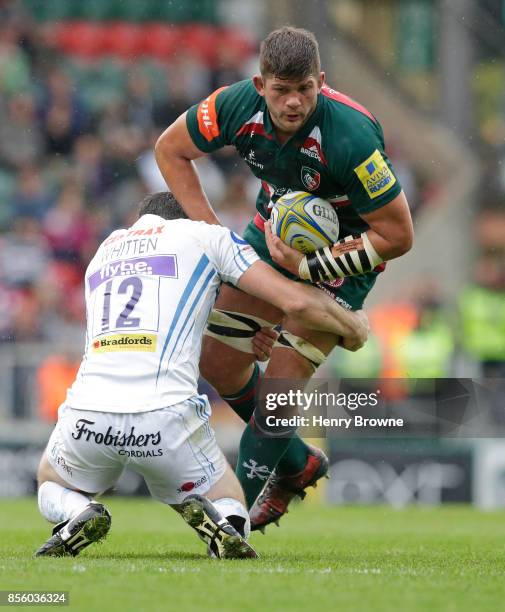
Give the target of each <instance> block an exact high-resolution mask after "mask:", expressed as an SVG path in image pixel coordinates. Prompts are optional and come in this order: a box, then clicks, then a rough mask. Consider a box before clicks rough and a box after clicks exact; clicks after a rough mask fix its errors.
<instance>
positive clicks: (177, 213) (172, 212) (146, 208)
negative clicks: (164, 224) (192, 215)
mask: <svg viewBox="0 0 505 612" xmlns="http://www.w3.org/2000/svg"><path fill="white" fill-rule="evenodd" d="M142 215H158V217H163V219H167V221H173V220H174V219H187V218H188V215H187V214H186V213H185V212H184V210H183V209H182V206H181V205H180V204H179V202H178V201H177V200H176V199H175V197H174V195H173V194H172V193H170V192H169V191H159V192H158V193H151V194H149V195H147V196H146V197H145V198H144V199H143V200H142V202H141V203H140V208H139V217H141V216H142Z"/></svg>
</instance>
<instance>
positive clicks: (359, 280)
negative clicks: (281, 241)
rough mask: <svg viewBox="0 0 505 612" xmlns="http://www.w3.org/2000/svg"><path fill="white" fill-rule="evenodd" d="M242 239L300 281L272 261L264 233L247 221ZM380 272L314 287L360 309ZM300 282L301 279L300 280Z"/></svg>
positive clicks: (277, 268)
mask: <svg viewBox="0 0 505 612" xmlns="http://www.w3.org/2000/svg"><path fill="white" fill-rule="evenodd" d="M243 236H244V240H247V242H248V243H249V244H250V245H251V246H252V247H254V250H255V251H256V253H258V255H259V256H260V257H261V259H262V260H263V261H265V262H266V263H268V264H270V265H271V266H272V267H273V268H275V269H276V270H278V271H279V272H281V274H283V275H284V276H286V277H287V278H290V279H291V280H296V281H300V279H299V278H298V277H296V276H293V275H292V274H291V273H290V272H287V271H286V270H284V268H281V267H280V266H278V265H277V264H275V263H274V262H273V261H272V258H271V257H270V253H269V251H268V248H267V245H266V242H265V234H264V233H263V232H262V231H261V230H260V229H259V228H258V227H256V225H255V224H254V222H253V221H250V222H249V225H248V226H247V228H246V230H245V232H244V234H243ZM379 274H380V272H376V271H372V272H367V273H366V274H358V275H356V276H347V277H346V278H338V279H337V280H335V281H333V282H331V283H317V285H316V287H318V288H319V289H321V290H322V291H324V292H325V293H327V294H328V295H329V296H330V297H332V298H333V299H334V300H335V301H336V302H338V303H339V304H340V305H341V306H343V307H344V308H347V309H349V310H361V309H362V308H363V303H364V301H365V298H366V296H367V295H368V293H369V292H370V290H371V289H372V287H373V286H374V285H375V281H376V279H377V276H378V275H379ZM300 282H302V281H300Z"/></svg>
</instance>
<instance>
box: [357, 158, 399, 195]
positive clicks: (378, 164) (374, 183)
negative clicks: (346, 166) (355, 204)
mask: <svg viewBox="0 0 505 612" xmlns="http://www.w3.org/2000/svg"><path fill="white" fill-rule="evenodd" d="M354 172H355V173H356V174H357V175H358V178H359V180H360V181H361V184H362V185H363V187H364V188H365V189H366V192H367V193H368V195H369V196H370V198H372V200H373V199H374V198H377V197H379V196H380V195H382V194H383V193H385V192H386V191H388V189H391V187H392V186H393V185H394V184H395V183H396V178H395V176H394V174H393V173H392V172H391V170H390V169H389V166H388V165H387V163H386V160H385V159H384V158H383V157H382V155H381V153H380V151H379V150H378V149H375V151H374V152H373V153H372V155H370V157H369V158H368V159H365V161H364V162H363V163H362V164H360V165H359V166H358V167H357V168H354Z"/></svg>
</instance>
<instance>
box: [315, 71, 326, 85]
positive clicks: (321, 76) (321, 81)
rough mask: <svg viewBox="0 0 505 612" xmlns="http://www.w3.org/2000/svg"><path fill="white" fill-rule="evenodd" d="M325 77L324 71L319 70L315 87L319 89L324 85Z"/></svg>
mask: <svg viewBox="0 0 505 612" xmlns="http://www.w3.org/2000/svg"><path fill="white" fill-rule="evenodd" d="M325 79H326V74H325V73H324V72H320V73H319V78H318V79H317V88H318V89H321V87H322V86H323V85H324V81H325Z"/></svg>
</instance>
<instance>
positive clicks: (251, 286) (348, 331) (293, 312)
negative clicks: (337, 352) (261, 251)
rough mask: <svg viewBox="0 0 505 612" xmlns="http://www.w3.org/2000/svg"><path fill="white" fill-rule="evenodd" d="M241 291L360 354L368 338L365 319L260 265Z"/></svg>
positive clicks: (251, 271)
mask: <svg viewBox="0 0 505 612" xmlns="http://www.w3.org/2000/svg"><path fill="white" fill-rule="evenodd" d="M238 287H239V288H240V289H242V290H243V291H245V292H246V293H249V294H251V295H254V296H255V297H258V298H260V299H262V300H265V301H266V302H270V303H271V304H273V305H274V306H277V308H280V309H281V310H282V311H283V312H285V313H286V314H287V315H289V316H290V317H292V318H293V319H295V320H297V321H298V322H299V323H300V324H301V325H303V326H304V327H307V328H309V329H315V330H318V331H324V332H329V333H331V334H334V335H336V336H341V337H342V338H344V340H345V343H344V348H346V349H348V350H351V351H357V350H358V349H360V348H361V347H362V346H363V345H364V343H365V342H366V340H367V337H368V324H367V319H366V317H364V316H362V315H357V314H356V313H354V312H351V311H348V310H345V308H342V307H341V306H340V305H339V304H337V303H335V302H334V301H333V300H332V299H331V298H329V297H328V296H327V295H325V294H324V293H323V292H322V291H320V290H319V289H316V288H314V287H310V286H309V285H305V284H300V283H295V282H293V281H290V280H288V279H287V278H284V277H283V276H282V275H281V274H279V273H278V272H277V271H276V270H274V269H273V268H272V267H270V266H269V265H268V264H266V263H264V262H262V261H257V262H255V263H254V264H253V265H252V266H251V267H250V268H249V269H248V270H247V271H246V272H244V274H243V275H242V276H241V278H240V280H239V283H238Z"/></svg>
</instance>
